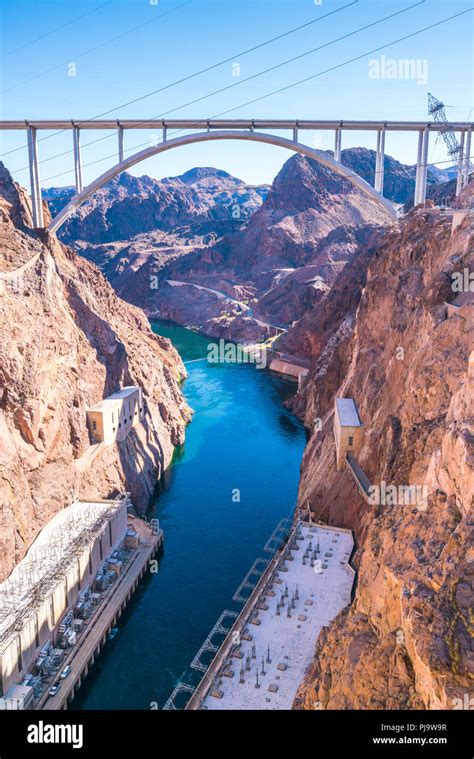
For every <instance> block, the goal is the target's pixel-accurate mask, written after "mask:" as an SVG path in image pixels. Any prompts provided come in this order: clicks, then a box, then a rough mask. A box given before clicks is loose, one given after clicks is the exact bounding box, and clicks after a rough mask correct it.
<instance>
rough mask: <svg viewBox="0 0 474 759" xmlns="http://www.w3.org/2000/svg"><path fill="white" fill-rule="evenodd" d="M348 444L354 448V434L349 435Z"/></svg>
mask: <svg viewBox="0 0 474 759" xmlns="http://www.w3.org/2000/svg"><path fill="white" fill-rule="evenodd" d="M348 445H349V447H350V448H352V446H353V445H354V438H353V436H352V435H349V441H348Z"/></svg>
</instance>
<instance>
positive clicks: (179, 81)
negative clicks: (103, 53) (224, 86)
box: [1, 0, 425, 171]
mask: <svg viewBox="0 0 474 759" xmlns="http://www.w3.org/2000/svg"><path fill="white" fill-rule="evenodd" d="M358 2H359V0H352V2H350V3H348V4H347V5H343V6H342V7H341V8H336V9H335V10H334V11H330V12H329V13H326V14H325V15H324V16H319V17H318V18H316V19H313V20H312V21H308V22H306V23H305V24H301V25H300V26H296V27H294V28H293V29H289V30H288V31H286V32H283V33H282V34H278V35H277V36H276V37H271V38H270V39H268V40H266V41H265V42H261V43H259V44H258V45H254V46H253V47H250V48H247V50H243V51H241V52H240V53H235V54H234V55H232V56H229V57H228V58H224V59H223V60H221V61H218V62H217V63H213V64H212V65H210V66H207V67H206V68H203V69H200V70H199V71H195V72H194V73H192V74H188V75H187V76H185V77H182V78H181V79H177V80H176V81H174V82H170V83H169V84H166V85H164V86H163V87H160V88H158V89H157V90H153V91H152V92H148V93H146V94H145V95H142V96H140V97H139V98H135V99H134V100H129V101H128V102H126V103H121V104H120V105H117V106H115V107H114V108H110V109H109V110H107V111H103V112H102V113H98V114H96V115H95V116H91V117H90V118H89V119H86V120H85V121H86V122H87V121H88V122H92V121H94V120H95V119H99V118H101V117H102V116H106V115H107V114H109V113H113V111H118V110H119V108H126V107H127V106H129V105H132V104H134V103H137V102H138V101H140V100H145V99H146V98H148V97H151V96H152V95H156V94H158V93H160V92H164V91H165V90H168V89H170V88H171V87H175V86H177V85H179V84H183V83H184V82H188V81H189V80H190V79H194V78H195V77H197V76H200V75H201V74H206V73H208V72H209V71H213V70H214V69H216V68H218V67H219V66H223V65H224V64H225V63H229V62H230V61H232V60H235V59H236V58H243V56H245V55H248V54H249V53H253V52H255V50H259V49H261V48H262V47H265V46H266V45H270V44H272V43H273V42H276V41H278V40H281V39H283V38H285V37H288V36H289V35H290V34H294V33H295V32H298V31H300V30H301V29H304V28H306V27H308V26H311V25H312V24H316V23H318V22H319V21H322V20H323V19H325V18H327V17H328V16H332V15H334V14H336V13H339V12H340V11H343V10H345V9H346V8H349V7H350V6H351V5H356V4H357V3H358ZM422 2H425V0H422ZM61 65H62V64H61ZM182 107H184V106H178V108H182ZM64 131H66V130H64V129H61V130H59V131H58V132H54V133H53V134H50V135H47V136H46V137H42V138H41V139H39V140H38V142H44V141H45V140H48V139H50V138H51V137H55V136H57V135H58V134H62V133H63V132H64ZM108 136H109V135H108ZM102 139H104V138H103V137H102V138H100V139H99V140H93V141H92V142H89V143H87V145H92V144H94V143H95V142H100V141H101V140H102ZM24 147H27V146H26V145H25V146H24ZM24 147H20V148H14V149H13V150H9V151H8V152H6V153H3V154H2V155H1V157H2V158H3V157H4V156H7V155H10V154H12V153H16V152H17V151H18V150H23V149H24ZM84 147H86V145H84ZM66 152H70V151H66ZM62 155H65V153H61V154H59V155H58V156H53V158H55V157H56V158H59V157H61V156H62ZM47 160H52V159H47ZM26 168H28V167H26ZM17 171H25V169H18V170H17Z"/></svg>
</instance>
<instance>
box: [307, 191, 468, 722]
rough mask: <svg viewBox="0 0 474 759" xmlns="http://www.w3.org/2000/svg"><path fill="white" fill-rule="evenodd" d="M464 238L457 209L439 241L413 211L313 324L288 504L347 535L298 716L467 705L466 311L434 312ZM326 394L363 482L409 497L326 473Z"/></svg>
mask: <svg viewBox="0 0 474 759" xmlns="http://www.w3.org/2000/svg"><path fill="white" fill-rule="evenodd" d="M471 189H472V188H471V187H469V188H467V190H466V195H469V194H470V192H471ZM473 242H474V225H473V223H472V217H471V218H470V217H469V215H467V216H466V218H465V219H464V222H463V223H462V225H461V226H460V227H458V228H457V229H456V230H455V232H454V234H453V235H451V221H450V219H446V218H445V217H444V216H443V215H442V214H441V212H439V211H436V210H435V209H433V208H432V207H431V208H430V207H429V208H427V209H426V210H422V209H415V210H414V211H412V212H411V214H410V215H409V216H408V217H406V218H405V219H403V220H402V221H401V222H400V223H399V225H397V226H395V227H393V228H391V229H389V230H387V231H386V233H385V235H384V237H383V239H382V240H381V241H380V242H379V244H378V247H376V249H375V250H373V251H372V252H371V253H370V261H369V264H368V270H367V275H366V282H365V284H364V282H363V280H361V279H360V277H359V282H358V285H357V286H358V287H360V286H362V291H361V296H360V302H359V305H358V307H357V309H356V310H354V304H353V303H351V302H350V298H348V296H347V292H346V290H345V289H344V288H342V289H340V291H339V292H336V290H333V291H332V293H331V295H332V297H333V302H332V304H331V309H332V313H334V314H335V324H334V329H333V330H332V331H331V329H330V328H329V326H328V324H327V321H324V320H323V321H322V322H320V323H318V325H317V329H318V330H319V329H320V330H321V331H320V332H319V333H318V334H317V335H316V336H315V337H314V338H313V355H314V356H315V363H314V366H313V368H312V370H311V373H310V375H309V380H308V382H307V384H306V387H305V388H304V390H303V391H302V392H301V393H300V394H299V396H298V397H297V398H296V400H295V408H296V410H298V411H299V413H301V414H302V415H303V417H304V419H305V421H306V424H307V425H308V427H309V428H310V429H311V430H313V432H312V435H311V438H310V440H309V442H308V445H307V448H306V451H305V454H304V459H303V465H302V476H301V484H300V493H299V505H300V508H301V509H302V511H303V512H306V511H307V508H308V504H309V505H310V507H311V509H312V511H313V512H314V514H315V515H316V517H317V518H322V519H327V520H329V522H330V523H332V524H335V525H338V526H341V527H347V528H351V529H352V530H353V531H354V533H355V537H356V542H357V551H356V553H355V556H354V557H353V564H354V566H355V567H356V569H357V572H358V575H357V583H356V590H355V598H354V602H353V603H352V605H351V606H350V607H349V608H348V609H347V610H345V611H344V612H342V613H341V614H340V615H339V616H338V617H337V619H336V620H334V621H333V623H332V624H331V625H330V626H329V628H328V629H327V630H325V631H324V633H323V634H322V635H321V636H320V639H319V642H318V645H317V650H316V654H315V661H314V666H313V667H312V669H311V671H310V672H309V673H308V675H307V677H306V680H305V682H304V683H303V684H302V686H301V688H300V692H299V699H298V702H297V703H298V705H299V706H300V707H302V708H308V709H314V708H316V709H317V708H322V709H376V708H380V709H405V708H412V709H413V708H414V709H417V708H429V709H435V708H447V709H452V708H463V707H462V704H463V703H465V699H466V695H465V694H468V697H469V695H471V696H472V688H473V673H474V659H473V653H472V634H473V632H474V629H473V625H472V609H471V608H470V607H471V605H472V595H473V581H474V577H473V573H472V550H473V541H472V538H473V535H472V507H473V499H474V405H473V399H474V303H473V300H472V297H471V298H466V300H465V303H464V305H463V306H462V307H461V308H459V309H458V311H457V312H456V313H455V314H454V315H453V316H451V317H450V318H447V312H446V306H445V302H446V301H447V302H449V301H451V300H453V298H454V296H455V293H454V292H453V287H452V284H453V282H454V279H453V277H452V275H453V273H455V272H462V271H463V270H464V269H465V268H467V269H469V270H470V271H472V269H473V265H474V257H473ZM346 271H347V272H348V269H346ZM326 304H327V305H328V307H329V305H330V304H329V299H328V300H327V302H326ZM337 396H339V397H340V396H342V397H351V398H354V399H355V401H356V403H357V405H358V409H359V412H360V416H361V419H362V421H363V423H364V443H363V446H362V450H361V452H360V454H359V457H358V463H359V464H360V465H361V466H362V468H363V470H364V471H365V473H366V474H367V476H368V477H369V480H370V481H371V483H372V484H373V485H378V486H380V485H381V483H382V482H385V483H387V484H395V485H397V486H400V485H402V486H407V485H418V486H419V487H420V488H424V490H423V491H422V492H423V496H424V497H423V499H421V500H420V499H419V500H417V502H416V503H413V502H412V501H411V502H409V503H398V504H396V503H392V502H391V501H390V500H388V501H387V500H385V502H384V501H382V502H380V501H379V502H376V501H375V502H370V503H367V502H366V501H365V500H363V498H362V497H361V495H359V491H358V490H357V488H356V486H355V483H354V482H353V480H352V479H351V476H350V474H349V472H348V471H347V469H346V470H344V471H342V472H337V471H336V468H335V444H334V437H333V431H332V425H333V406H334V399H335V397H337ZM463 699H464V701H463Z"/></svg>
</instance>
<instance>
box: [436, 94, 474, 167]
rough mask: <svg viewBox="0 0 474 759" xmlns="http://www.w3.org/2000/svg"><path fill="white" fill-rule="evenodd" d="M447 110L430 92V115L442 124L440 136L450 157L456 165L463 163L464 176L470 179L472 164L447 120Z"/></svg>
mask: <svg viewBox="0 0 474 759" xmlns="http://www.w3.org/2000/svg"><path fill="white" fill-rule="evenodd" d="M445 108H446V106H445V105H444V103H442V102H441V100H438V98H435V96H434V95H432V94H431V92H428V113H429V114H430V116H433V120H434V121H436V122H438V123H439V124H442V128H441V130H440V132H439V135H440V136H441V137H442V138H443V140H444V142H445V145H446V148H447V150H448V155H449V157H450V158H452V159H453V162H455V163H456V164H459V161H463V164H464V166H463V168H464V175H465V177H469V175H470V173H471V171H472V168H473V167H472V164H471V163H470V161H469V155H465V156H464V155H463V152H464V145H463V144H460V143H459V142H458V139H457V137H456V134H455V132H454V129H452V127H451V126H450V124H449V121H448V119H447V118H446V110H445Z"/></svg>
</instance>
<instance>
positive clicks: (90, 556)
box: [89, 551, 92, 575]
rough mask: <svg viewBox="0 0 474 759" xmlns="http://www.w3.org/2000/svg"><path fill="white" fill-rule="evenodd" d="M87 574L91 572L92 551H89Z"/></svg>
mask: <svg viewBox="0 0 474 759" xmlns="http://www.w3.org/2000/svg"><path fill="white" fill-rule="evenodd" d="M89 574H90V575H91V574H92V551H91V552H90V553H89Z"/></svg>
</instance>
